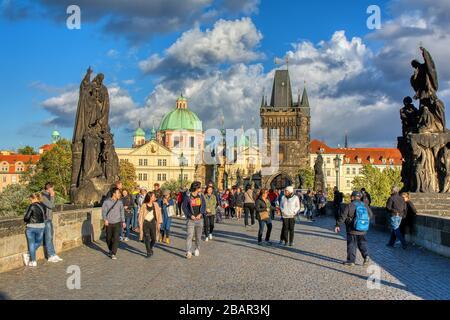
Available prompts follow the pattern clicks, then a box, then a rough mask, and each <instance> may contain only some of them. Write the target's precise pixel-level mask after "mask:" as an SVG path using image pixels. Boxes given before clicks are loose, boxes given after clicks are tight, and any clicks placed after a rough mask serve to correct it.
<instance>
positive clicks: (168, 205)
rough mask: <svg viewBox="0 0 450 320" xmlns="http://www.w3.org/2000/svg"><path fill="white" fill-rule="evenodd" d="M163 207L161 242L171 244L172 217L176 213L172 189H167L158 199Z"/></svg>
mask: <svg viewBox="0 0 450 320" xmlns="http://www.w3.org/2000/svg"><path fill="white" fill-rule="evenodd" d="M158 204H159V206H160V207H161V213H162V224H161V235H160V239H159V240H160V241H159V242H165V243H166V244H170V226H171V225H172V217H173V216H174V215H175V201H174V200H173V199H172V198H171V197H170V191H169V190H165V191H164V192H163V196H162V198H161V199H159V201H158Z"/></svg>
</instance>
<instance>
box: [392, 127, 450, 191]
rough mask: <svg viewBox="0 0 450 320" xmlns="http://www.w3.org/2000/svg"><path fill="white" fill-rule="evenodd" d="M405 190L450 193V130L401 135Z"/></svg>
mask: <svg viewBox="0 0 450 320" xmlns="http://www.w3.org/2000/svg"><path fill="white" fill-rule="evenodd" d="M398 149H399V150H400V152H401V153H402V156H403V159H404V163H403V167H402V180H403V183H404V185H405V186H404V191H409V192H417V193H448V192H450V159H449V157H450V132H449V131H446V132H442V133H410V134H408V135H407V136H406V137H399V138H398Z"/></svg>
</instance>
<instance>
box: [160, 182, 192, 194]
mask: <svg viewBox="0 0 450 320" xmlns="http://www.w3.org/2000/svg"><path fill="white" fill-rule="evenodd" d="M190 185H191V182H190V181H183V186H184V188H186V187H189V186H190ZM180 189H181V183H180V181H179V180H170V181H167V182H165V183H164V184H163V185H162V186H161V190H170V192H179V191H180Z"/></svg>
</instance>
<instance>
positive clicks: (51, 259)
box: [48, 256, 59, 263]
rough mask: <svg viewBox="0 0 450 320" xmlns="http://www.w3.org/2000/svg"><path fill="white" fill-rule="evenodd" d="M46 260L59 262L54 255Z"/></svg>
mask: <svg viewBox="0 0 450 320" xmlns="http://www.w3.org/2000/svg"><path fill="white" fill-rule="evenodd" d="M48 262H53V263H56V262H59V260H58V259H56V256H51V257H50V258H48Z"/></svg>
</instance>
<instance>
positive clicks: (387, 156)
mask: <svg viewBox="0 0 450 320" xmlns="http://www.w3.org/2000/svg"><path fill="white" fill-rule="evenodd" d="M318 153H320V154H322V157H323V160H324V168H323V172H324V175H325V184H326V185H327V188H328V189H332V188H333V187H334V186H337V187H338V188H339V190H340V191H341V192H343V193H345V194H350V193H351V192H352V191H353V184H352V183H353V180H354V179H355V178H356V177H358V176H360V175H361V174H362V169H363V167H364V165H368V164H370V165H372V166H374V167H375V168H378V169H379V170H385V169H387V168H391V169H399V170H401V168H402V155H401V153H400V150H398V149H396V148H331V147H329V146H328V145H326V144H325V143H324V142H322V141H319V140H313V141H312V142H311V154H310V163H311V169H313V168H314V163H315V162H316V159H317V155H318ZM338 157H339V159H340V161H339V162H338V161H337V158H338Z"/></svg>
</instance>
